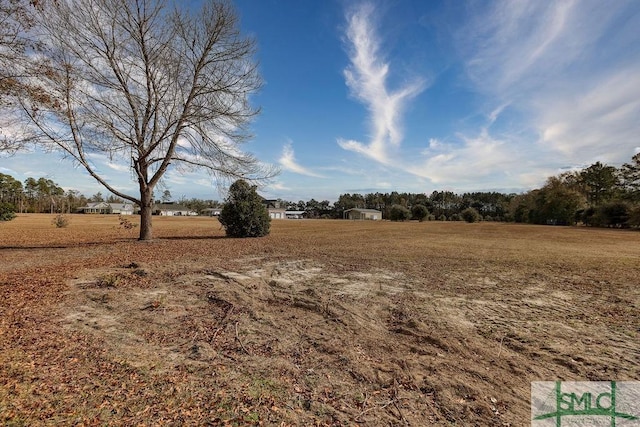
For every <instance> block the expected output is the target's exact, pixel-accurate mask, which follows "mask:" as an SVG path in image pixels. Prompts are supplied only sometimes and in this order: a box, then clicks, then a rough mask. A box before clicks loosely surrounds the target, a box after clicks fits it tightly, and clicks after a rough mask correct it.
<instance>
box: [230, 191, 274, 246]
mask: <svg viewBox="0 0 640 427" xmlns="http://www.w3.org/2000/svg"><path fill="white" fill-rule="evenodd" d="M218 220H219V221H220V224H222V226H223V227H224V228H225V231H226V234H227V236H229V237H262V236H266V235H267V234H269V227H270V222H271V218H269V212H268V211H267V208H266V207H265V205H264V204H263V202H262V198H261V197H260V196H259V195H258V193H257V192H256V186H255V185H253V186H252V185H249V184H248V183H247V182H246V181H245V180H242V179H239V180H237V181H236V182H234V183H233V184H231V187H229V195H228V196H227V199H226V203H225V205H224V207H223V208H222V211H221V212H220V216H219V217H218Z"/></svg>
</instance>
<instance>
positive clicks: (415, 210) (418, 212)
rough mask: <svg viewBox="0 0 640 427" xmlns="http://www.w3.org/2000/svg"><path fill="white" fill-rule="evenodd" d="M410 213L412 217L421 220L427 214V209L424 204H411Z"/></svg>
mask: <svg viewBox="0 0 640 427" xmlns="http://www.w3.org/2000/svg"><path fill="white" fill-rule="evenodd" d="M411 214H412V215H413V219H417V220H418V221H420V222H422V221H424V220H425V218H426V217H427V216H428V215H429V210H428V209H427V207H426V206H425V205H413V207H412V208H411Z"/></svg>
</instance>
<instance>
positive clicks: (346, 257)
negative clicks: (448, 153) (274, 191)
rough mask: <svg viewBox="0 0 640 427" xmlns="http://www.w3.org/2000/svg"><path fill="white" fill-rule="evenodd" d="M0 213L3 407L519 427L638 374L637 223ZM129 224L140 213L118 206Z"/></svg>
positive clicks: (57, 417)
mask: <svg viewBox="0 0 640 427" xmlns="http://www.w3.org/2000/svg"><path fill="white" fill-rule="evenodd" d="M70 219H71V223H70V225H69V227H67V228H64V229H56V228H55V227H54V226H53V225H51V220H52V216H50V215H19V216H18V218H16V219H15V220H13V221H11V222H9V223H4V224H0V424H4V425H15V426H19V425H25V426H27V425H28V426H32V425H304V426H307V425H366V426H381V425H411V426H423V425H430V424H433V425H445V426H446V425H460V426H526V425H529V424H530V421H529V419H530V408H529V395H530V382H531V381H536V380H555V379H562V380H640V346H639V345H638V343H639V342H640V263H639V260H640V233H638V232H633V231H621V230H597V229H586V228H568V227H543V226H527V225H513V224H499V223H480V224H466V223H442V222H425V223H390V222H349V221H328V220H327V221H322V220H321V221H312V220H303V221H294V220H291V221H274V222H272V233H271V235H270V236H268V237H266V238H262V239H226V238H223V235H224V233H223V231H222V230H221V229H220V226H219V224H218V223H217V220H215V219H212V218H197V217H193V218H154V233H155V237H156V238H157V240H155V241H153V242H151V243H141V242H138V241H137V240H136V237H137V232H138V230H137V229H134V230H124V229H121V228H119V227H118V217H117V216H88V215H87V216H81V215H75V216H70ZM131 220H132V221H137V220H138V218H136V217H132V218H131Z"/></svg>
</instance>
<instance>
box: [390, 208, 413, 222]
mask: <svg viewBox="0 0 640 427" xmlns="http://www.w3.org/2000/svg"><path fill="white" fill-rule="evenodd" d="M410 218H411V211H410V210H409V209H407V208H405V207H404V206H402V205H393V206H391V210H390V211H389V219H390V220H391V221H405V220H407V219H410Z"/></svg>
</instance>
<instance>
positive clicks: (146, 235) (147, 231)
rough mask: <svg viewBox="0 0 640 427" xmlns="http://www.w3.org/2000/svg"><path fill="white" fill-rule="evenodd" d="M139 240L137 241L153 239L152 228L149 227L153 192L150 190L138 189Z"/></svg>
mask: <svg viewBox="0 0 640 427" xmlns="http://www.w3.org/2000/svg"><path fill="white" fill-rule="evenodd" d="M140 201H141V202H142V205H141V206H140V238H139V239H138V240H151V239H152V238H153V227H152V225H151V214H152V213H153V191H151V189H150V188H141V189H140Z"/></svg>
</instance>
